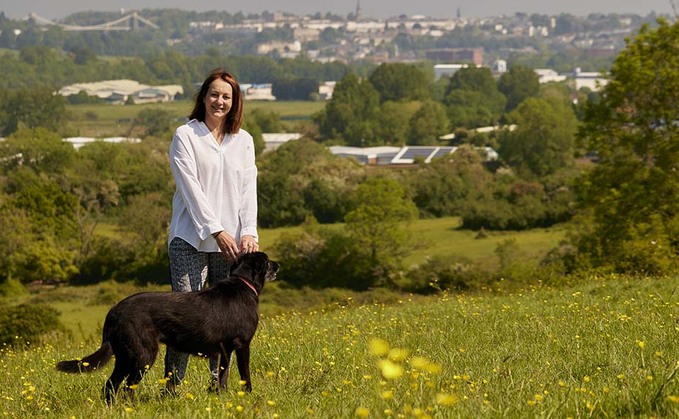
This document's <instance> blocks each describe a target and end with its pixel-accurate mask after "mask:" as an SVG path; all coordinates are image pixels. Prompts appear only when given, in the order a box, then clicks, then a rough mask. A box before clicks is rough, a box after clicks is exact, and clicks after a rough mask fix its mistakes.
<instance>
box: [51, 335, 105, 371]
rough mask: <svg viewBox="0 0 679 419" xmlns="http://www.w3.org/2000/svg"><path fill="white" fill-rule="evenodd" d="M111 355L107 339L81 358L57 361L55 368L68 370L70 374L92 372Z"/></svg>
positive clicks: (101, 365) (102, 364)
mask: <svg viewBox="0 0 679 419" xmlns="http://www.w3.org/2000/svg"><path fill="white" fill-rule="evenodd" d="M111 357H113V348H111V343H110V342H109V341H107V340H105V341H103V342H102V343H101V346H100V347H99V349H97V350H96V352H94V353H93V354H91V355H87V356H86V357H85V358H83V359H73V360H70V361H61V362H58V363H57V370H58V371H62V372H68V373H71V374H75V373H79V372H92V371H94V370H96V369H97V368H101V367H103V366H104V365H106V364H107V363H108V361H110V360H111Z"/></svg>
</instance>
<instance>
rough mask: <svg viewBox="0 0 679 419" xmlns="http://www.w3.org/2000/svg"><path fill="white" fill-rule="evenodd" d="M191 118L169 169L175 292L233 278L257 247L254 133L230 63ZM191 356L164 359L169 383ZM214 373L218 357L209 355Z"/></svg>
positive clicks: (213, 77)
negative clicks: (245, 125)
mask: <svg viewBox="0 0 679 419" xmlns="http://www.w3.org/2000/svg"><path fill="white" fill-rule="evenodd" d="M189 119H190V121H189V122H188V123H186V124H185V125H182V126H180V127H179V128H177V130H176V131H175V134H174V137H173V139H172V145H171V146H170V167H171V168H172V175H173V177H174V181H175V184H176V191H175V194H174V198H173V200H172V219H171V221H170V235H169V258H170V273H171V277H172V290H173V291H178V292H185V291H198V290H200V289H202V288H203V287H204V286H205V283H206V281H207V282H209V283H213V282H214V281H218V280H220V279H224V278H226V277H228V275H229V265H230V263H231V262H233V261H234V260H236V258H237V257H238V255H239V254H240V253H249V252H255V251H257V250H259V246H258V244H257V239H258V236H257V167H256V166H255V147H254V143H253V140H252V136H251V135H250V134H249V133H247V132H246V131H244V130H242V129H241V128H240V127H241V124H242V122H243V97H242V94H241V91H240V87H239V85H238V82H237V81H236V79H235V78H234V77H233V76H232V75H231V74H229V73H228V72H227V71H226V70H225V69H224V68H218V69H215V70H213V71H212V72H211V73H210V74H209V75H208V77H207V78H206V79H205V81H204V82H203V84H202V85H201V87H200V90H199V91H198V92H197V94H196V97H195V103H194V106H193V110H192V111H191V115H190V116H189ZM188 358H189V355H188V354H184V353H178V352H175V351H172V350H170V349H168V350H167V353H166V356H165V376H166V377H167V378H168V381H167V388H168V390H170V391H174V390H175V387H176V385H177V384H179V383H180V382H181V380H182V379H183V378H184V374H185V372H186V366H187V364H188ZM210 371H211V372H212V375H213V378H216V376H217V362H216V360H213V359H211V360H210Z"/></svg>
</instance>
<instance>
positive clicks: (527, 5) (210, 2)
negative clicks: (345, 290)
mask: <svg viewBox="0 0 679 419" xmlns="http://www.w3.org/2000/svg"><path fill="white" fill-rule="evenodd" d="M359 1H360V4H361V11H362V13H363V15H364V16H369V17H375V18H386V17H390V16H398V15H401V14H405V15H426V16H431V17H453V16H455V15H456V12H457V9H458V8H459V9H460V12H461V14H462V16H469V17H483V16H497V15H500V14H514V13H516V12H526V13H540V14H550V15H553V14H559V13H570V14H573V15H578V16H584V15H587V14H589V13H597V12H601V13H634V14H638V15H643V16H645V15H647V14H649V13H651V12H655V13H657V14H673V10H672V6H671V4H672V3H674V4H676V5H677V10H679V0H563V1H555V0H514V1H507V0H425V1H418V0H359ZM144 8H150V9H159V8H177V9H182V10H196V11H207V10H220V11H221V10H224V11H228V12H231V13H236V12H239V11H240V12H243V13H246V14H247V13H261V12H263V11H270V12H275V11H285V12H291V13H295V14H313V13H316V12H321V13H323V14H325V13H326V12H331V13H335V14H338V15H341V16H346V15H347V14H348V13H351V12H353V11H355V10H356V0H316V1H313V0H285V1H276V0H244V1H233V0H222V1H218V0H183V1H181V0H0V11H1V12H4V13H5V15H6V16H7V17H9V18H12V19H20V18H23V17H26V16H28V14H29V13H36V14H38V15H39V16H42V17H45V18H48V19H60V18H63V17H65V16H67V15H69V14H71V13H74V12H81V11H88V10H96V11H103V10H109V11H111V10H112V11H118V10H121V9H124V10H125V11H131V10H140V9H144Z"/></svg>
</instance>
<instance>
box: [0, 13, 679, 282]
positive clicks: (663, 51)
mask: <svg viewBox="0 0 679 419" xmlns="http://www.w3.org/2000/svg"><path fill="white" fill-rule="evenodd" d="M677 40H679V26H677V25H676V24H675V25H672V24H669V23H667V22H664V21H660V22H659V25H658V28H657V29H651V28H649V27H646V28H644V30H642V31H641V32H640V34H639V36H638V37H637V38H635V39H633V40H630V41H629V44H628V46H627V48H626V49H625V50H624V51H623V52H622V53H621V54H620V55H619V56H618V57H617V58H616V62H615V64H614V66H613V67H612V69H611V73H610V78H611V81H610V83H609V84H608V85H607V86H606V87H605V88H604V89H603V91H602V94H601V95H587V94H584V93H583V92H573V91H572V90H569V89H568V87H567V86H565V85H562V84H555V85H548V86H542V87H541V86H539V85H536V84H535V83H533V81H534V79H530V77H528V76H529V72H528V71H525V69H523V68H521V66H516V67H513V69H514V70H513V71H512V70H510V72H508V73H507V75H506V76H503V77H501V78H500V79H499V80H497V81H495V80H494V79H493V78H492V77H489V74H488V72H486V71H485V70H484V69H475V68H469V69H464V70H460V71H459V72H458V73H456V74H455V75H454V76H453V77H452V78H450V79H447V80H443V81H432V80H431V79H427V77H426V74H425V73H424V72H422V70H421V68H420V67H418V66H417V65H415V66H404V65H402V64H398V65H396V64H392V65H390V64H385V65H382V66H379V67H377V68H376V69H375V70H374V71H373V72H371V73H370V74H369V75H368V76H367V77H365V78H360V77H358V76H356V75H355V74H352V73H350V74H348V75H346V76H345V77H343V78H342V79H341V81H340V82H338V85H337V86H336V92H335V95H333V99H332V100H331V101H329V103H328V104H327V106H326V107H325V109H324V110H323V111H321V112H320V113H319V114H318V115H316V116H315V117H314V121H316V122H317V133H316V135H312V133H307V138H305V139H302V140H299V141H293V142H290V143H288V144H286V145H284V146H282V147H280V148H279V149H278V150H276V151H275V152H272V153H266V154H259V156H258V161H259V163H258V165H259V166H260V179H259V189H260V193H259V197H260V208H261V209H260V223H261V225H262V226H263V227H278V226H286V225H303V226H304V228H303V229H302V231H301V232H300V233H296V234H293V235H288V236H286V237H283V238H282V239H281V240H282V241H281V242H279V243H278V244H277V245H275V246H274V247H275V249H274V250H275V251H276V252H278V253H279V254H280V256H281V257H282V259H283V261H284V266H287V267H288V269H287V270H286V272H285V274H286V275H287V279H288V281H289V282H290V283H291V284H295V285H300V286H301V285H313V286H347V287H353V288H358V289H366V288H370V287H374V286H389V287H396V288H399V289H402V290H408V291H414V292H431V290H432V288H431V287H430V285H429V284H431V283H436V284H438V286H439V287H441V288H460V289H461V288H465V287H469V286H470V284H473V283H475V281H479V278H480V277H483V278H484V280H486V281H487V280H492V278H498V277H499V276H501V275H506V274H507V272H494V273H488V272H480V271H479V269H478V267H477V268H474V267H473V266H472V264H471V263H470V262H468V261H461V260H457V259H456V258H450V259H449V260H441V259H437V260H431V261H428V262H427V264H425V265H423V266H420V267H416V268H407V267H404V266H402V265H401V262H400V261H401V260H402V256H403V255H404V254H407V251H408V248H409V243H410V240H411V238H410V237H409V230H408V228H407V225H408V223H409V222H410V221H412V220H413V219H415V218H416V217H437V216H447V215H456V216H460V217H461V218H462V220H463V224H464V227H465V228H473V229H482V228H483V229H526V228H533V227H545V226H550V225H553V224H555V223H561V222H568V221H569V220H573V219H575V220H576V222H571V223H568V225H570V226H571V229H572V231H571V233H570V234H569V238H568V240H567V241H566V242H564V243H563V244H562V245H560V246H559V247H558V248H556V249H553V251H552V252H550V254H549V255H548V257H547V258H546V259H545V261H543V263H542V264H540V266H539V267H537V268H536V269H539V270H540V273H536V271H531V273H530V274H529V275H528V277H532V278H535V277H541V275H557V277H563V275H568V274H573V273H576V272H583V271H586V272H589V271H591V270H596V271H597V272H626V273H629V272H633V273H642V274H654V275H658V274H668V273H671V272H674V271H676V267H677V266H676V262H675V261H674V259H675V258H674V255H675V254H676V250H677V246H679V244H678V243H677V241H676V240H675V239H674V237H676V234H675V233H676V231H675V230H676V228H677V227H676V226H677V225H679V224H677V222H676V219H677V218H676V213H677V211H676V203H675V201H676V200H675V199H674V197H675V196H676V194H677V191H676V185H679V182H676V179H674V177H676V172H677V171H676V170H675V169H676V168H675V167H674V166H675V163H674V162H676V160H677V159H676V156H675V155H674V154H675V153H677V152H679V147H678V146H677V144H679V143H678V142H677V141H678V140H679V137H677V134H678V132H677V129H678V128H677V126H678V124H677V123H676V121H677V120H678V118H677V116H676V112H677V110H676V109H675V107H673V106H672V104H673V103H675V102H674V101H675V100H676V96H677V95H678V94H679V93H677V92H679V88H677V87H679V76H678V75H676V72H675V71H672V69H673V68H675V64H676V63H675V61H676V60H677V58H676V57H675V55H676V54H674V49H673V46H672V45H674V44H673V42H675V41H677ZM649 69H652V70H653V71H650V70H649ZM659 69H660V70H666V71H658V70H659ZM402 75H405V77H406V78H407V80H405V79H399V78H398V76H402ZM524 77H526V79H524ZM658 77H660V80H659V79H658ZM418 81H419V83H418ZM527 86H536V87H535V88H534V89H528V90H526V87H527ZM436 92H439V94H438V96H437V94H436ZM8 97H9V98H11V95H9V96H7V95H5V96H2V97H0V98H1V99H2V102H0V105H1V106H0V114H1V115H3V118H5V119H3V120H4V121H6V120H7V118H10V117H11V116H12V109H11V106H12V105H11V104H12V103H14V102H11V101H9V100H8V99H7V98H8ZM55 97H56V98H57V99H55V100H58V96H55ZM437 97H440V98H442V99H441V100H440V101H437V100H436V98H437ZM574 98H577V99H578V104H577V105H574V103H573V99H574ZM61 100H63V98H62V99H61ZM423 108H432V109H437V111H435V112H434V113H435V114H438V115H440V119H441V120H442V121H444V122H443V123H442V125H445V124H446V123H448V124H450V123H451V122H453V121H472V122H467V123H466V124H467V125H465V124H463V123H461V122H460V124H459V126H461V127H463V128H464V129H459V130H458V131H457V132H456V138H457V140H458V141H460V143H459V144H458V146H459V148H458V149H457V151H456V152H455V153H454V154H453V155H452V156H449V157H447V158H441V159H437V160H434V161H433V162H431V163H428V164H427V163H424V162H417V163H416V164H415V165H414V167H412V168H410V169H408V170H397V169H396V170H395V169H393V168H380V167H378V168H369V167H366V166H361V165H359V164H358V163H356V162H354V161H352V160H348V159H343V158H338V157H335V156H333V155H331V154H330V153H329V152H328V150H327V148H326V147H325V145H328V144H354V145H358V144H360V145H376V144H404V143H405V144H408V143H409V141H412V139H413V138H418V139H426V141H427V142H425V143H430V141H435V138H436V136H437V135H438V134H439V132H436V131H435V130H434V131H431V132H430V133H429V134H426V133H425V134H420V135H417V136H414V137H410V136H409V133H410V132H411V130H417V127H419V126H420V125H424V123H425V122H426V121H428V120H429V121H430V122H431V118H419V119H418V117H417V115H418V112H425V111H422V109H423ZM26 112H29V113H30V107H26ZM43 112H47V111H45V110H44V109H43ZM273 119H275V116H274V117H273ZM31 121H32V120H31ZM418 121H419V122H418ZM49 123H50V121H49V118H47V122H40V121H38V122H34V123H33V122H30V121H28V120H21V121H19V122H18V123H17V124H16V127H17V129H16V130H15V131H13V132H11V133H10V134H9V135H8V137H7V139H6V141H4V142H2V143H0V187H1V190H0V213H1V214H2V216H1V217H0V223H2V231H3V235H2V237H1V238H0V278H2V279H3V280H5V281H7V280H8V279H15V280H19V281H22V282H30V281H32V280H45V279H50V280H54V281H61V282H63V281H71V282H74V283H79V282H91V281H98V280H103V279H110V278H114V279H118V280H135V279H136V280H148V278H164V273H165V270H166V265H167V263H166V257H167V256H166V243H165V239H166V227H167V220H168V219H169V210H170V209H169V204H170V202H171V194H172V192H173V186H172V185H171V176H170V174H169V171H168V168H167V147H168V145H169V140H170V137H171V129H172V126H171V125H170V124H169V123H168V124H166V125H164V128H165V129H164V130H163V129H162V128H163V125H161V126H160V128H159V129H157V131H154V134H153V135H147V136H146V137H145V138H144V140H143V142H142V143H141V144H117V145H113V144H105V143H95V144H91V145H87V146H85V147H82V148H81V149H79V150H78V151H75V150H73V148H72V147H71V146H70V144H64V143H63V142H62V141H61V137H60V136H59V135H58V133H57V132H55V131H54V130H52V129H51V128H50V126H49ZM247 123H248V124H249V125H247V126H246V129H248V130H251V131H252V132H254V133H257V132H259V133H261V132H262V128H261V126H263V125H267V124H275V120H272V115H261V114H260V115H257V114H255V115H253V116H252V117H250V118H249V119H248V122H247ZM488 123H494V124H498V125H508V126H516V128H515V129H513V130H510V129H506V130H498V131H496V132H495V133H493V134H478V133H476V132H475V131H473V130H472V129H470V128H471V127H474V126H476V125H480V124H488ZM432 125H436V124H432ZM5 126H7V125H5ZM456 126H458V125H457V124H456ZM398 127H400V128H399V129H401V131H394V132H395V133H394V134H392V135H386V134H384V131H382V134H380V135H377V134H376V133H379V132H380V130H385V129H392V130H394V129H397V128H398ZM423 132H424V131H423ZM396 138H398V139H399V140H398V141H399V142H390V141H389V139H396ZM379 139H382V142H379ZM359 141H360V143H359ZM392 141H395V140H392ZM479 145H492V146H494V147H496V148H497V149H498V151H499V153H500V160H499V161H497V162H488V161H486V160H484V158H483V156H482V155H480V154H479V153H478V151H477V147H478V146H479ZM260 148H261V147H260ZM585 157H586V158H585ZM337 222H343V223H345V228H344V229H341V230H338V229H333V228H329V227H327V226H326V224H333V223H337ZM103 227H105V228H103ZM498 252H500V253H501V254H504V255H505V257H506V256H507V254H508V253H507V252H511V246H509V247H507V246H505V247H504V248H502V249H498ZM310 262H312V263H310ZM513 272H514V274H515V275H518V274H516V270H515V271H513ZM432 278H433V279H432Z"/></svg>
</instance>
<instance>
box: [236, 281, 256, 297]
mask: <svg viewBox="0 0 679 419" xmlns="http://www.w3.org/2000/svg"><path fill="white" fill-rule="evenodd" d="M238 279H240V280H241V281H243V283H244V284H245V285H247V286H248V288H250V289H251V290H252V292H254V293H255V295H256V296H257V297H259V293H258V292H257V290H256V289H255V287H254V286H253V285H252V284H251V283H249V282H248V281H246V280H245V279H243V278H241V277H238Z"/></svg>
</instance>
